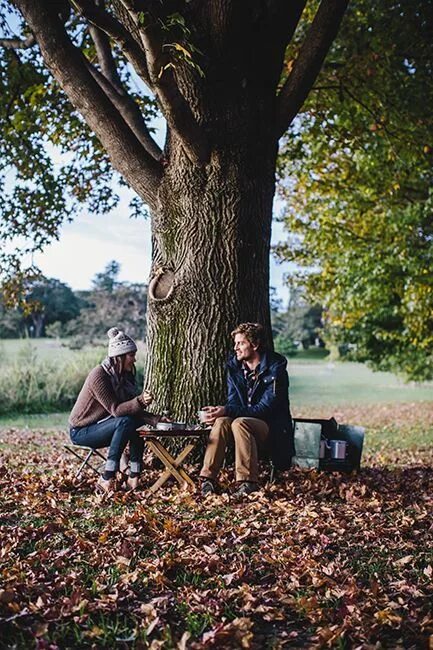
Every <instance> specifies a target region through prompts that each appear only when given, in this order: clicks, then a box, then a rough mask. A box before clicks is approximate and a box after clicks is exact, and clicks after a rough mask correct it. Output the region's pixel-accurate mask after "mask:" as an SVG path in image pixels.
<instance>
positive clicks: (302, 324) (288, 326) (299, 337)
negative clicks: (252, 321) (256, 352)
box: [271, 286, 324, 356]
mask: <svg viewBox="0 0 433 650" xmlns="http://www.w3.org/2000/svg"><path fill="white" fill-rule="evenodd" d="M271 319H272V333H273V335H274V344H275V349H276V350H277V352H280V353H281V354H284V355H285V356H293V355H294V354H296V352H297V350H299V349H300V348H303V349H304V350H307V349H308V348H309V347H311V346H320V347H323V346H324V344H323V341H322V340H321V338H320V334H321V330H322V327H323V323H322V307H321V306H320V305H311V304H310V303H309V302H308V301H307V300H306V299H305V296H304V295H303V294H302V291H301V290H300V289H299V287H295V286H293V287H291V290H290V297H289V301H288V304H287V307H286V308H285V309H283V308H282V306H281V302H280V303H279V304H274V305H272V303H271Z"/></svg>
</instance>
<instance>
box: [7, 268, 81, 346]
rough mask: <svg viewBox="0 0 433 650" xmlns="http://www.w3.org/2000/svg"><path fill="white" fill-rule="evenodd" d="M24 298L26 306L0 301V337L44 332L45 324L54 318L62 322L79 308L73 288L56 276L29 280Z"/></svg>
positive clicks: (70, 317)
mask: <svg viewBox="0 0 433 650" xmlns="http://www.w3.org/2000/svg"><path fill="white" fill-rule="evenodd" d="M24 298H25V303H26V307H25V308H22V307H19V308H15V309H14V308H11V307H10V306H8V305H7V304H6V305H5V304H4V303H3V302H2V303H1V304H0V338H21V337H24V336H30V337H36V338H39V337H41V336H45V333H46V332H45V330H46V327H47V326H49V325H51V324H53V323H54V322H58V323H60V324H62V325H63V324H65V323H66V322H67V321H69V320H71V319H73V318H75V317H76V316H78V313H79V311H80V307H79V302H78V299H77V297H76V296H75V294H74V292H73V291H72V289H71V288H70V287H69V286H68V285H67V284H64V283H63V282H60V280H56V279H55V278H44V277H43V276H40V277H39V278H38V279H37V280H33V281H31V282H28V283H27V286H26V288H25V296H24Z"/></svg>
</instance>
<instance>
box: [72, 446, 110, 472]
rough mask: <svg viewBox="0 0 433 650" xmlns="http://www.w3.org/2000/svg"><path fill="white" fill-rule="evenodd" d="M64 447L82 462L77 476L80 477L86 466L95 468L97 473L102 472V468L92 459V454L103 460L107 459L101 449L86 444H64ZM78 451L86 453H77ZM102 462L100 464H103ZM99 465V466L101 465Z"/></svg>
mask: <svg viewBox="0 0 433 650" xmlns="http://www.w3.org/2000/svg"><path fill="white" fill-rule="evenodd" d="M63 447H64V448H65V449H66V450H67V451H69V452H70V453H71V454H73V455H74V456H76V457H77V458H78V459H79V460H80V461H82V462H81V464H80V467H79V469H78V471H77V473H76V474H75V478H78V477H79V476H80V474H81V472H82V471H83V469H84V468H85V467H88V468H89V469H91V470H93V471H94V472H95V473H96V474H100V473H101V472H100V469H97V468H96V467H95V466H94V465H92V463H91V462H90V460H91V459H92V456H94V455H95V456H98V457H99V458H100V459H101V461H102V462H105V461H106V457H105V456H104V454H101V452H100V450H99V449H93V447H86V446H85V445H72V444H71V445H63ZM77 450H78V451H81V452H84V455H83V454H82V453H81V454H80V453H77ZM102 462H101V464H100V466H101V465H102ZM100 466H99V467H100Z"/></svg>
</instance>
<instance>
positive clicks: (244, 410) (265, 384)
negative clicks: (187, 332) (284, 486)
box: [225, 352, 295, 469]
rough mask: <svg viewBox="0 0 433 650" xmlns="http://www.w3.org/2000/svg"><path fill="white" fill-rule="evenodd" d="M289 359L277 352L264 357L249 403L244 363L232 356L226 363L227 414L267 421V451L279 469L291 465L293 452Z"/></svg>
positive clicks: (233, 416) (263, 355)
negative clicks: (287, 368) (288, 373)
mask: <svg viewBox="0 0 433 650" xmlns="http://www.w3.org/2000/svg"><path fill="white" fill-rule="evenodd" d="M286 366H287V361H286V359H285V358H284V357H282V356H281V355H280V354H277V353H276V352H264V353H263V354H262V356H261V360H260V366H259V372H258V377H257V379H256V381H255V383H254V387H253V390H252V394H251V396H250V403H248V392H247V383H246V381H245V378H244V372H243V368H242V363H241V362H240V361H238V360H237V359H236V355H233V356H232V357H231V358H230V359H229V361H228V363H227V371H228V377H227V385H228V397H227V403H226V405H225V411H226V415H228V416H229V417H231V418H239V417H249V418H258V419H259V420H264V421H265V422H266V423H267V424H268V425H269V439H268V445H267V447H268V451H269V454H270V457H271V459H272V462H273V463H274V465H275V467H276V468H277V469H286V468H287V467H290V462H291V457H292V456H293V455H294V453H295V452H294V447H293V424H292V417H291V415H290V406H289V377H288V375H287V370H286Z"/></svg>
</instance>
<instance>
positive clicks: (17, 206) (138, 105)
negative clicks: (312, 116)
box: [0, 0, 347, 417]
mask: <svg viewBox="0 0 433 650" xmlns="http://www.w3.org/2000/svg"><path fill="white" fill-rule="evenodd" d="M2 1H3V6H5V3H4V0H2ZM305 5H306V2H305V0H294V1H293V2H287V0H264V1H263V0H251V1H250V2H248V3H245V2H242V1H241V0H210V1H209V2H206V3H203V2H201V1H198V0H193V1H189V2H187V1H186V0H164V1H163V2H157V1H155V0H122V1H121V2H120V0H113V1H112V2H109V3H107V4H104V2H103V0H97V1H93V0H74V2H73V7H74V9H73V11H72V10H71V7H70V5H68V4H67V3H66V2H63V1H62V0H59V1H58V2H52V3H46V2H42V0H39V1H35V0H15V1H14V6H16V7H17V8H18V9H19V11H20V15H21V16H22V18H23V20H21V37H20V38H15V37H14V36H13V35H11V34H10V35H9V36H10V38H5V39H3V40H2V44H3V46H4V48H5V50H4V57H3V62H2V66H3V67H2V79H3V81H2V83H3V86H4V94H3V95H2V103H3V107H2V121H3V123H4V125H5V127H6V129H5V132H4V133H5V138H6V140H7V146H5V160H7V161H8V163H9V164H13V165H15V167H14V170H15V183H14V185H13V190H12V194H11V199H10V200H8V201H6V202H5V208H4V217H5V222H4V223H6V224H7V226H6V227H5V230H4V231H3V232H2V233H0V235H1V237H2V238H4V237H6V236H8V232H9V230H10V227H11V225H12V228H13V229H14V232H16V233H17V234H23V235H25V234H26V232H28V230H29V224H31V228H32V230H33V231H34V232H32V234H33V238H34V244H33V245H34V246H35V247H40V246H42V245H43V244H44V242H45V241H46V240H47V239H49V238H50V237H52V236H56V234H57V230H58V226H59V224H60V222H61V221H62V219H63V209H64V208H65V207H66V208H68V203H67V201H66V199H65V195H64V194H63V193H62V192H61V190H60V189H59V188H60V187H61V186H62V185H63V187H67V188H69V189H70V193H71V194H72V196H73V197H75V198H76V199H77V200H82V201H84V200H90V203H91V205H92V204H93V207H95V208H98V209H101V208H102V209H103V208H105V207H107V206H108V204H109V203H110V202H112V201H113V198H112V196H113V195H112V193H110V192H109V191H108V192H106V191H104V189H105V188H106V187H107V185H108V180H109V177H110V170H111V166H112V167H113V168H114V169H116V170H117V172H118V173H119V174H120V175H121V176H122V177H123V179H124V182H126V183H127V184H128V185H129V186H130V187H131V188H132V189H133V190H134V191H135V193H136V194H137V196H138V197H139V198H140V199H141V200H142V201H143V202H144V203H145V204H146V205H147V206H149V208H150V211H151V215H152V243H153V261H152V270H151V280H150V284H149V304H148V345H149V362H148V365H147V371H146V372H147V378H148V381H147V383H148V384H149V385H152V389H153V391H154V392H155V394H157V395H158V398H159V401H160V405H164V406H166V407H167V408H169V409H170V410H171V411H172V412H173V413H174V414H176V415H177V416H178V417H186V416H188V415H191V413H192V412H193V411H194V410H195V409H196V407H197V405H198V404H199V403H204V402H207V401H209V400H210V399H212V400H220V399H223V396H224V393H225V389H224V383H225V376H224V369H223V364H222V358H224V356H225V355H224V350H225V349H226V348H227V347H228V346H229V344H230V342H229V337H228V334H229V332H230V330H231V329H232V328H233V326H234V325H235V324H236V323H237V322H239V321H244V320H258V321H261V322H262V323H264V325H265V326H266V327H267V329H268V332H269V336H270V318H269V291H268V289H269V249H270V234H271V218H272V202H273V196H274V190H275V164H276V155H277V148H278V140H279V138H280V137H281V135H282V134H283V133H284V132H285V131H286V129H287V127H288V126H289V124H290V123H291V122H292V120H293V119H294V117H295V116H296V114H297V112H298V110H299V109H300V107H301V106H302V104H303V102H304V100H305V98H306V97H307V95H308V92H309V90H310V88H311V86H312V84H313V83H314V81H315V79H316V77H317V75H318V73H319V70H320V67H321V65H322V63H323V60H324V58H325V56H326V53H327V51H328V49H329V47H330V45H331V43H332V41H333V39H334V37H335V35H336V33H337V31H338V27H339V24H340V21H341V19H342V16H343V14H344V12H345V9H346V5H347V0H322V2H321V3H320V4H319V3H317V2H310V3H309V4H308V11H307V12H306V13H303V12H304V8H305ZM11 6H12V5H10V4H9V3H6V7H11ZM302 16H305V19H304V18H303V17H302ZM294 35H295V40H296V50H297V52H296V58H295V60H293V61H291V63H290V66H287V65H286V64H285V52H286V48H287V45H288V44H289V43H290V41H291V40H292V38H293V37H294ZM19 48H21V52H20V50H19ZM23 48H24V49H23ZM41 56H42V59H41ZM42 61H43V62H42ZM45 66H46V68H47V69H48V70H49V72H47V70H46V69H45ZM51 75H52V76H51ZM53 78H54V79H55V80H56V82H57V83H56V84H55V83H54V82H53ZM137 79H140V80H141V82H144V84H146V86H147V88H148V89H149V90H150V91H151V93H152V94H153V96H154V97H155V98H156V101H157V104H158V107H159V109H160V110H161V112H162V114H163V115H164V117H165V119H166V122H167V139H166V142H165V146H164V150H163V151H160V149H159V147H158V146H157V145H156V143H155V142H154V140H153V139H152V136H151V134H150V132H149V129H148V127H147V125H146V122H145V117H146V113H147V112H148V111H147V107H148V102H147V99H146V95H145V93H144V92H143V91H142V84H141V83H140V84H139V86H138V90H135V91H131V88H133V84H132V83H130V82H131V80H132V81H136V80H137ZM59 87H60V88H61V89H62V91H63V92H60V90H59ZM135 88H137V85H135ZM63 93H64V94H63ZM66 97H67V99H68V100H69V101H67V100H66ZM69 102H70V103H69ZM54 116H55V119H53V118H54ZM83 119H84V121H85V122H86V124H87V127H88V128H86V127H84V126H83ZM30 125H31V126H30ZM36 128H37V129H38V133H41V134H42V135H41V137H38V135H37V133H36ZM91 132H92V133H93V135H91ZM47 142H50V143H52V144H55V145H56V146H57V147H59V148H60V150H61V151H64V152H67V153H68V157H67V162H65V164H64V165H63V166H61V167H60V171H56V169H54V168H53V167H52V165H51V163H50V160H49V158H48V156H47V154H46V153H43V152H41V150H40V147H41V145H44V144H46V143H47ZM71 156H72V157H71ZM17 159H18V160H17ZM60 180H62V181H64V183H63V184H62V183H59V181H60ZM29 197H30V198H29ZM66 214H67V212H66ZM59 215H62V216H61V217H60V216H59ZM209 324H211V327H210V326H209Z"/></svg>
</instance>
